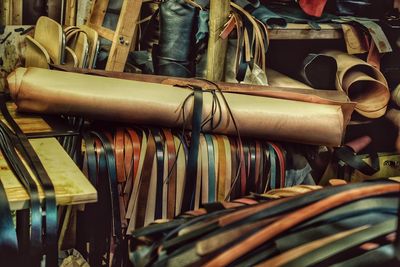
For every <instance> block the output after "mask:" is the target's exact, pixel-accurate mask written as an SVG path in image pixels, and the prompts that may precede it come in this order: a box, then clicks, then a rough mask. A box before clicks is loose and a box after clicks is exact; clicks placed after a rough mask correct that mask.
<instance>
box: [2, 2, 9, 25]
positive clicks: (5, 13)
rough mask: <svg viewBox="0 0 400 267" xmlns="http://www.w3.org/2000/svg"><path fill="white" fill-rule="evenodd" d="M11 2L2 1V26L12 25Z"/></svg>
mask: <svg viewBox="0 0 400 267" xmlns="http://www.w3.org/2000/svg"><path fill="white" fill-rule="evenodd" d="M10 1H11V0H1V2H0V3H1V5H0V6H1V12H0V13H1V21H0V22H1V25H10V24H11V17H10V12H11V2H10Z"/></svg>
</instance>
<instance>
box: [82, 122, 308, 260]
mask: <svg viewBox="0 0 400 267" xmlns="http://www.w3.org/2000/svg"><path fill="white" fill-rule="evenodd" d="M83 136H84V147H85V151H84V152H85V154H84V162H83V170H84V173H86V175H87V176H88V178H89V179H90V181H91V182H92V183H93V185H95V186H96V188H97V190H98V194H99V196H98V198H99V201H98V203H96V204H89V205H87V207H86V209H85V212H84V213H82V214H81V218H82V220H81V223H82V228H80V227H78V231H79V229H81V230H82V233H79V234H78V236H81V237H80V238H81V241H80V242H81V249H84V250H85V251H86V249H85V247H87V245H86V246H85V245H82V244H86V243H89V244H90V245H89V250H88V251H87V253H86V254H85V255H87V257H88V258H89V263H90V264H98V263H99V262H101V261H103V260H104V262H113V260H114V261H115V262H113V264H119V263H120V261H121V260H123V255H127V250H126V241H127V236H129V235H130V233H131V232H132V231H133V230H135V229H136V228H138V227H143V226H144V225H148V224H150V223H152V222H153V221H155V220H159V219H172V218H174V217H175V216H177V215H179V214H181V212H183V211H187V210H191V209H198V208H200V207H202V206H203V205H204V204H206V203H211V202H216V201H225V200H230V199H235V198H237V197H239V196H243V195H248V194H250V193H254V194H263V193H265V192H267V190H269V189H276V188H282V187H287V186H292V185H297V184H314V182H313V180H312V178H311V176H310V174H309V173H310V171H311V167H310V166H309V165H308V163H307V161H306V160H305V158H304V157H302V156H301V155H299V154H297V153H295V152H294V149H292V148H291V147H290V146H283V145H280V144H276V143H272V142H266V141H259V140H253V139H246V140H243V141H242V140H240V139H238V138H234V137H227V136H223V135H209V134H204V135H203V134H201V135H200V137H199V142H200V143H199V148H198V149H199V153H198V158H197V159H196V162H195V169H196V170H195V172H194V174H195V177H193V178H194V179H192V178H191V176H190V170H191V168H193V166H191V162H190V153H191V152H190V151H191V150H192V148H191V147H189V146H188V141H190V142H194V141H193V140H191V139H190V137H189V136H188V135H186V134H182V133H180V132H179V131H178V132H176V131H171V130H170V129H166V128H164V129H159V128H117V129H116V130H115V131H114V132H110V131H105V130H93V131H90V132H86V133H85V134H84V135H83ZM286 147H287V148H286ZM192 180H194V183H195V185H194V187H193V188H190V187H188V185H189V184H190V183H191V181H192ZM187 200H188V201H187ZM100 218H102V219H100ZM93 225H96V226H95V227H93ZM100 233H101V234H100ZM110 236H111V237H112V238H111V239H108V238H109V237H110ZM123 244H125V245H123ZM93 251H94V252H93ZM103 255H107V256H106V257H105V258H103ZM112 255H114V256H112Z"/></svg>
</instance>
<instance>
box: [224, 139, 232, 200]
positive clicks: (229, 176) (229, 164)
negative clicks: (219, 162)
mask: <svg viewBox="0 0 400 267" xmlns="http://www.w3.org/2000/svg"><path fill="white" fill-rule="evenodd" d="M222 140H223V142H224V146H225V159H226V161H225V162H226V164H225V173H226V176H225V188H224V199H223V200H226V201H228V200H229V199H230V191H231V186H232V154H231V144H230V143H229V138H228V137H227V136H226V135H224V136H222Z"/></svg>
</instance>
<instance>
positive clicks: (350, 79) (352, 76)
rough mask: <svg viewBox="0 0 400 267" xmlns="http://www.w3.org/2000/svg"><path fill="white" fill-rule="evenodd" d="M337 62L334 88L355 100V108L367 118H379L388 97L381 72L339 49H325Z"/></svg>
mask: <svg viewBox="0 0 400 267" xmlns="http://www.w3.org/2000/svg"><path fill="white" fill-rule="evenodd" d="M323 54H325V55H329V56H332V57H333V58H335V59H336V62H337V64H338V72H337V77H336V89H338V90H342V91H344V92H346V93H347V95H348V96H349V98H350V100H352V101H354V102H357V105H356V108H355V110H356V111H357V112H358V113H360V114H361V115H363V116H365V117H367V118H379V117H381V116H383V115H384V114H385V112H386V109H387V105H388V102H389V98H390V93H389V89H388V84H387V81H386V79H385V77H384V76H383V74H382V73H381V72H380V71H379V70H378V69H376V68H374V67H372V66H371V65H369V64H368V63H366V62H365V61H363V60H361V59H359V58H357V57H355V56H352V55H349V54H347V53H344V52H341V51H326V52H324V53H323Z"/></svg>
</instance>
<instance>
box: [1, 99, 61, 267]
mask: <svg viewBox="0 0 400 267" xmlns="http://www.w3.org/2000/svg"><path fill="white" fill-rule="evenodd" d="M0 109H1V112H2V114H3V117H4V118H5V119H6V121H7V123H8V124H9V125H10V126H11V128H12V129H13V131H14V133H15V134H16V136H17V137H18V142H19V143H20V145H21V151H19V152H20V153H21V155H22V156H23V157H24V159H25V160H26V162H27V163H28V164H29V167H30V168H31V169H32V171H33V173H34V174H35V176H36V177H37V178H38V180H39V182H40V184H41V186H42V189H43V191H44V195H45V199H44V207H43V210H44V211H45V216H44V219H45V236H46V239H45V240H44V249H45V250H44V251H45V253H44V254H46V265H48V266H55V265H56V264H57V259H58V257H57V255H58V252H57V206H56V196H55V192H54V186H53V183H52V182H51V180H50V177H49V175H48V174H47V172H46V170H45V169H44V167H43V164H42V162H41V161H40V159H39V157H38V155H37V154H36V152H35V150H34V149H33V147H32V145H31V144H30V143H29V141H28V138H27V137H26V135H25V134H24V133H23V132H22V130H21V128H20V127H19V125H18V124H17V123H16V122H15V121H14V119H13V118H12V117H11V114H10V113H9V111H8V109H7V106H6V99H5V95H4V94H3V95H1V96H0Z"/></svg>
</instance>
